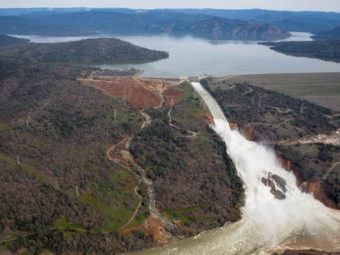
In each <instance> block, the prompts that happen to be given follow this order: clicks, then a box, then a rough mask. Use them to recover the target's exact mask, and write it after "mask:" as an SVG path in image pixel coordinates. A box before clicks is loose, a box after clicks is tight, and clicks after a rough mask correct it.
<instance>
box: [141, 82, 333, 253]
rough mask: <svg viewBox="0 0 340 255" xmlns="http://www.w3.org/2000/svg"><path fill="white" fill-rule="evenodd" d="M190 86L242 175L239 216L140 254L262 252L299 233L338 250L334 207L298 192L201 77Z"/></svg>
mask: <svg viewBox="0 0 340 255" xmlns="http://www.w3.org/2000/svg"><path fill="white" fill-rule="evenodd" d="M192 86H193V87H194V89H195V90H196V91H197V92H198V94H199V95H200V96H201V97H202V98H203V100H204V101H205V103H206V105H207V106H208V108H209V110H210V112H211V114H212V115H213V118H214V125H213V126H212V128H213V129H214V130H215V132H216V133H217V134H218V135H219V136H220V137H221V139H222V140H223V141H224V142H225V144H226V147H227V153H228V155H229V156H230V158H231V159H232V160H233V162H234V164H235V167H236V170H237V172H238V174H239V176H240V178H241V179H242V180H243V183H244V187H245V204H244V206H243V208H242V220H241V221H239V222H236V223H232V224H228V225H226V226H224V227H222V228H218V229H215V230H211V231H206V232H203V233H201V234H200V235H198V236H196V237H194V238H189V239H186V240H182V241H179V242H175V243H171V244H169V245H168V246H165V247H163V248H156V249H154V250H149V251H147V252H146V253H142V254H166V255H170V254H174V255H201V254H204V255H219V254H221V255H240V254H267V253H265V251H267V250H270V249H271V248H273V247H277V246H278V245H281V244H283V243H285V242H289V241H292V240H294V239H299V240H301V239H303V238H305V239H306V240H309V241H310V242H312V245H313V246H312V247H323V248H324V249H332V250H340V215H339V213H338V211H336V210H332V209H330V208H327V207H326V206H324V205H323V204H322V203H321V202H319V201H317V200H316V199H314V198H313V196H312V195H311V194H308V193H304V192H302V191H301V190H300V189H299V188H298V186H297V184H296V178H295V176H294V175H293V174H292V173H291V172H288V171H286V170H285V169H284V168H283V167H282V165H281V164H280V162H279V160H278V159H277V158H276V155H275V153H274V151H272V150H271V149H270V148H267V147H265V146H264V145H262V144H259V143H256V142H253V141H249V140H247V139H246V138H245V137H243V136H242V135H241V134H240V133H239V132H238V131H237V130H231V129H230V126H229V123H228V121H227V119H226V118H225V116H224V113H223V111H222V110H221V108H220V107H219V105H218V104H217V102H216V101H215V99H214V98H213V97H212V96H211V95H210V94H209V93H208V92H207V91H206V90H205V89H204V88H203V87H202V85H201V84H200V83H198V82H192ZM300 246H301V245H300ZM309 247H311V246H308V247H304V248H309Z"/></svg>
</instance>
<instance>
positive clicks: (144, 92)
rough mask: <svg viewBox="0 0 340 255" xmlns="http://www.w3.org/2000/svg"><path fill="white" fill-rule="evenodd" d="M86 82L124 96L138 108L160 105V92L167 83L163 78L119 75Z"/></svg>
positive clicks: (104, 91) (104, 90)
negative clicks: (108, 78)
mask: <svg viewBox="0 0 340 255" xmlns="http://www.w3.org/2000/svg"><path fill="white" fill-rule="evenodd" d="M86 84H89V85H92V86H95V87H96V88H98V89H99V90H101V91H102V92H103V93H105V94H107V95H109V96H112V97H116V98H122V99H124V100H126V101H127V102H129V103H130V104H131V105H132V106H133V107H135V108H136V109H139V110H142V109H146V108H151V107H159V106H160V105H161V104H162V98H161V97H160V93H161V92H162V91H164V89H165V85H164V83H163V82H162V81H161V80H156V79H141V78H136V77H119V78H113V79H110V80H100V81H99V80H91V81H86Z"/></svg>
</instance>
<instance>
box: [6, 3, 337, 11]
mask: <svg viewBox="0 0 340 255" xmlns="http://www.w3.org/2000/svg"><path fill="white" fill-rule="evenodd" d="M75 6H78V7H83V6H85V7H130V8H176V7H177V8H225V9H236V8H241V9H244V8H263V9H275V10H320V11H321V10H322V11H336V12H340V0H87V1H83V0H0V7H75Z"/></svg>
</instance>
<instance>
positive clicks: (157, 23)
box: [0, 9, 289, 41]
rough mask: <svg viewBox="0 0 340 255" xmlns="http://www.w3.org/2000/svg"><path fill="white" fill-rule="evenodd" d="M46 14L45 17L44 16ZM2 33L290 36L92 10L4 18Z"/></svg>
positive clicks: (162, 14) (213, 22) (246, 25)
mask: <svg viewBox="0 0 340 255" xmlns="http://www.w3.org/2000/svg"><path fill="white" fill-rule="evenodd" d="M43 13H45V15H44V14H43ZM0 33H6V34H26V35H28V34H31V35H32V34H39V35H55V36H63V35H95V34H113V35H155V34H169V35H175V36H176V35H192V36H196V37H201V38H207V39H215V40H264V41H267V40H279V39H283V38H286V37H288V36H289V33H288V32H286V31H284V30H282V29H279V28H277V27H275V26H272V25H268V24H266V23H265V22H263V21H261V22H260V21H245V20H234V19H228V18H224V17H216V16H213V15H201V14H185V13H178V12H175V11H167V10H148V11H145V10H144V11H125V12H123V11H121V10H120V11H119V10H115V9H114V10H112V9H111V10H90V11H78V12H74V13H53V12H52V13H50V15H46V12H42V13H35V14H34V15H33V14H32V15H18V16H0Z"/></svg>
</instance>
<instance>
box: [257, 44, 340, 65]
mask: <svg viewBox="0 0 340 255" xmlns="http://www.w3.org/2000/svg"><path fill="white" fill-rule="evenodd" d="M263 44H264V45H268V46H270V48H271V49H272V50H275V51H278V52H281V53H284V54H287V55H292V56H297V57H308V58H318V59H322V60H325V61H332V62H337V63H340V43H339V41H307V42H277V43H263Z"/></svg>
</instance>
